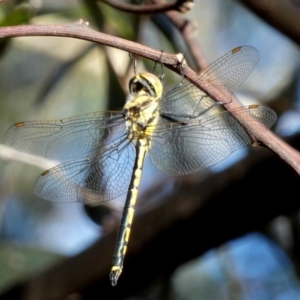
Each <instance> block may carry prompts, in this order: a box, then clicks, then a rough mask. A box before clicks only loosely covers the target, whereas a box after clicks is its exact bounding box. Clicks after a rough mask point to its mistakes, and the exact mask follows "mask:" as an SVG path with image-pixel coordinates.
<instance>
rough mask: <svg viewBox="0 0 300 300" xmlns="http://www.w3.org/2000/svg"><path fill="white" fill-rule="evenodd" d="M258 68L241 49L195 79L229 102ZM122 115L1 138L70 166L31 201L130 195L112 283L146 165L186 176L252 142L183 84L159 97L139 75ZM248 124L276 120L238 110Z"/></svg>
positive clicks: (248, 50)
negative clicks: (36, 199)
mask: <svg viewBox="0 0 300 300" xmlns="http://www.w3.org/2000/svg"><path fill="white" fill-rule="evenodd" d="M257 61H258V52H257V50H256V49H255V48H252V47H238V48H235V49H233V50H232V51H230V52H229V53H227V54H225V55H224V56H223V57H221V58H220V59H218V60H217V61H216V62H214V63H213V64H212V65H210V66H209V67H208V68H207V69H205V70H204V71H203V72H202V73H201V74H200V75H199V81H202V82H209V84H210V85H212V86H213V87H214V88H217V89H219V90H220V91H221V92H222V91H223V94H224V102H223V103H227V102H229V101H230V99H228V97H230V95H231V92H232V91H233V90H234V89H235V88H237V87H238V86H239V85H240V84H241V83H242V82H243V81H244V80H245V79H246V78H247V77H248V76H249V74H250V73H251V71H252V70H253V68H254V67H255V65H256V63H257ZM129 89H130V94H129V96H128V97H127V101H126V104H125V105H124V108H123V111H120V112H113V111H106V112H93V113H89V114H85V115H81V116H76V117H72V118H68V119H63V120H57V121H45V122H40V121H38V122H20V123H17V124H15V125H14V126H13V127H11V128H10V129H9V130H8V132H7V134H6V142H7V144H8V145H10V146H12V147H14V148H16V149H18V150H21V151H24V152H28V153H32V154H36V155H41V156H45V157H48V158H51V159H59V160H67V162H64V163H62V164H61V165H58V166H56V167H54V168H52V169H50V170H48V171H45V172H44V173H42V174H41V176H40V177H39V178H38V179H37V181H36V183H35V186H34V193H35V194H36V195H37V196H39V197H41V198H43V199H46V200H49V201H53V202H82V203H87V204H91V203H99V202H102V201H108V200H111V199H114V198H116V197H118V196H120V195H122V194H124V193H127V198H126V202H125V207H124V211H123V216H122V220H121V225H120V229H119V234H118V239H117V242H116V246H115V250H114V256H113V262H112V269H111V273H110V279H111V282H112V285H116V284H117V280H118V278H119V276H120V274H121V272H122V268H123V260H124V256H125V253H126V248H127V243H128V240H129V234H130V228H131V224H132V219H133V215H134V207H135V203H136V200H137V195H138V187H139V184H140V180H141V176H142V169H143V164H144V159H145V156H146V154H147V153H148V154H149V156H150V160H151V161H152V163H153V164H154V165H155V166H156V167H157V168H158V169H159V170H161V171H162V172H163V173H165V174H168V175H172V176H173V175H185V174H190V173H194V172H196V171H199V170H201V169H203V168H207V167H210V166H212V165H215V164H217V163H218V162H220V161H222V160H223V159H225V158H226V157H227V156H229V155H230V154H231V153H232V152H234V151H236V150H238V149H240V148H241V147H244V146H246V145H249V144H251V142H252V138H251V136H250V135H249V134H248V133H247V132H246V130H245V129H244V128H243V126H242V125H241V124H240V123H239V122H238V121H237V120H236V119H234V118H233V117H232V116H231V114H230V113H228V112H227V111H224V110H223V109H222V107H221V105H220V104H221V103H216V102H215V101H213V100H212V99H211V98H210V97H209V96H208V95H207V94H206V93H205V92H203V91H202V90H200V89H199V88H197V87H195V86H194V85H193V84H191V83H190V82H188V81H186V80H183V81H182V82H181V83H180V84H178V85H176V86H175V87H173V88H171V89H169V90H167V91H164V88H163V84H162V82H161V80H160V79H159V78H158V77H156V76H155V75H153V74H152V73H139V74H136V75H135V76H134V77H133V78H132V79H131V81H130V82H129ZM236 112H237V113H239V114H244V116H245V117H248V119H249V120H251V122H261V123H263V124H264V125H266V126H267V127H270V126H272V124H273V123H274V122H275V120H276V114H275V113H274V112H273V111H272V110H271V109H270V108H268V107H264V106H260V105H250V106H247V107H240V108H238V109H237V110H236Z"/></svg>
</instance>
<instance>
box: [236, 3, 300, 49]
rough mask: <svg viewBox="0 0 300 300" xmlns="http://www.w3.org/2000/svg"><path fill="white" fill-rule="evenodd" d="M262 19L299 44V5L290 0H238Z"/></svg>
mask: <svg viewBox="0 0 300 300" xmlns="http://www.w3.org/2000/svg"><path fill="white" fill-rule="evenodd" d="M240 2H242V3H243V4H245V5H246V6H247V7H248V8H250V9H251V10H252V11H253V12H254V13H256V14H257V15H258V16H259V17H261V18H262V19H263V20H264V21H266V22H267V23H269V24H271V25H272V26H273V27H275V28H277V29H278V30H279V31H281V32H282V33H284V34H285V35H286V36H288V37H289V38H291V39H292V40H293V41H294V42H296V43H297V44H300V6H299V3H298V2H297V1H291V0H284V1H282V0H268V1H266V0H240Z"/></svg>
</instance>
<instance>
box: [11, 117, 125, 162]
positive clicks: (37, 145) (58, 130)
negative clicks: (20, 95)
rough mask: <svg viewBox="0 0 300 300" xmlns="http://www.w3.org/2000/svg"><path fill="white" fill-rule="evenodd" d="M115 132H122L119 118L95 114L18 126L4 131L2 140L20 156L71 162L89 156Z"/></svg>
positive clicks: (120, 118)
mask: <svg viewBox="0 0 300 300" xmlns="http://www.w3.org/2000/svg"><path fill="white" fill-rule="evenodd" d="M116 131H118V132H119V133H120V134H122V133H124V131H125V124H124V120H123V116H122V114H120V113H115V112H94V113H89V114H85V115H80V116H76V117H72V118H68V119H63V120H54V121H45V122H39V121H36V122H35V121H34V122H19V123H17V124H15V125H14V126H12V127H11V128H10V129H9V130H8V131H7V133H6V136H5V140H6V143H7V144H8V145H10V146H11V147H13V148H15V149H17V150H20V151H23V152H27V153H31V154H35V155H40V156H44V157H47V158H51V159H71V158H76V157H80V156H83V155H88V154H89V153H90V152H91V151H93V150H95V149H96V148H97V147H99V146H100V145H101V144H102V143H103V142H105V140H106V139H107V138H108V137H109V136H110V134H111V133H112V132H113V133H114V134H115V132H116Z"/></svg>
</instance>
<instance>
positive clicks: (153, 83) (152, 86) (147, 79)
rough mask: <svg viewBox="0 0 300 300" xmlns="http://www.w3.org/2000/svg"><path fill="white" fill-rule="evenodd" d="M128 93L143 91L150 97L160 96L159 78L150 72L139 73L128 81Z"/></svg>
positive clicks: (160, 84) (161, 89)
mask: <svg viewBox="0 0 300 300" xmlns="http://www.w3.org/2000/svg"><path fill="white" fill-rule="evenodd" d="M129 91H130V94H132V95H136V94H141V93H144V94H146V95H149V96H151V97H160V96H161V94H162V91H163V85H162V82H161V81H160V79H159V78H158V77H157V76H155V75H154V74H152V73H147V72H144V73H139V74H137V75H135V76H134V77H133V78H132V79H131V80H130V81H129Z"/></svg>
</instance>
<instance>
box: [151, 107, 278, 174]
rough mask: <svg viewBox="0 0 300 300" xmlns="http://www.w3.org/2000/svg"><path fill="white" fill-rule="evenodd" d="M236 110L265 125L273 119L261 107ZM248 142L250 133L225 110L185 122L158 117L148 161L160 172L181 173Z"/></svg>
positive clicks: (209, 163)
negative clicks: (173, 121)
mask: <svg viewBox="0 0 300 300" xmlns="http://www.w3.org/2000/svg"><path fill="white" fill-rule="evenodd" d="M237 112H238V113H240V114H244V115H245V116H248V117H249V119H250V120H251V121H252V122H262V123H263V124H264V125H266V126H267V127H271V126H272V124H273V123H274V122H275V120H276V114H275V113H274V111H273V110H271V109H270V108H268V107H264V106H257V105H255V106H249V107H242V108H238V109H237ZM251 115H252V116H251ZM253 116H254V118H253ZM251 142H252V139H251V137H250V135H249V134H248V133H247V132H246V130H245V129H244V128H243V126H242V125H240V123H239V122H238V121H236V120H235V119H234V118H233V117H232V116H231V115H230V113H229V112H227V111H226V112H223V113H218V114H217V115H215V116H210V117H208V118H199V119H195V120H192V121H191V122H189V123H186V124H183V123H181V124H180V123H171V122H169V121H166V120H163V119H162V118H161V120H160V124H158V125H157V129H156V130H155V132H154V133H153V136H152V143H151V148H150V151H149V154H150V158H151V161H152V163H153V164H154V165H155V166H156V167H157V168H158V169H159V170H161V171H162V172H164V173H166V174H168V175H185V174H190V173H194V172H197V171H199V170H201V169H204V168H207V167H210V166H213V165H215V164H217V163H219V162H221V161H222V160H223V159H225V158H226V157H227V156H229V155H230V154H231V153H232V152H234V151H236V150H238V149H240V148H242V147H244V146H246V145H249V144H251Z"/></svg>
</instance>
